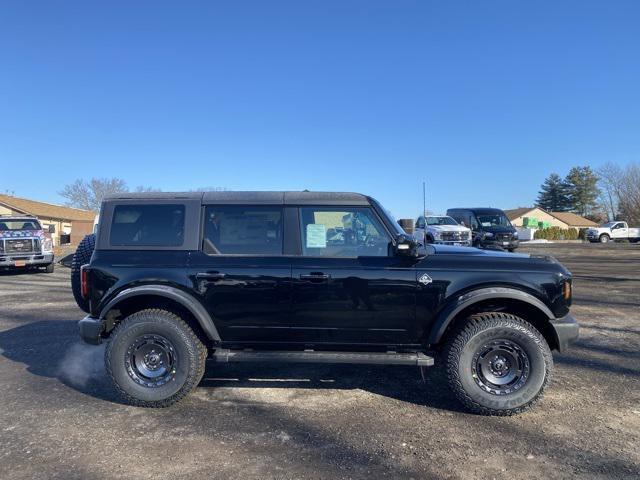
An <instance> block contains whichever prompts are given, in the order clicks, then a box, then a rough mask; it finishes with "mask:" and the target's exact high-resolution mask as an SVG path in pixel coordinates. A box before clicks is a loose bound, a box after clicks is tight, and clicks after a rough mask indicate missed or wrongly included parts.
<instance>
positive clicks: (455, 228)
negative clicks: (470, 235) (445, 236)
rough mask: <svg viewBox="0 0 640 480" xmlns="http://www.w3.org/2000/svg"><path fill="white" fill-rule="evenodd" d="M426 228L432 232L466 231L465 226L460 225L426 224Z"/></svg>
mask: <svg viewBox="0 0 640 480" xmlns="http://www.w3.org/2000/svg"><path fill="white" fill-rule="evenodd" d="M427 229H429V230H432V231H434V232H468V231H469V229H468V228H467V227H463V226H462V225H428V226H427Z"/></svg>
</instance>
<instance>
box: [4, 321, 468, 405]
mask: <svg viewBox="0 0 640 480" xmlns="http://www.w3.org/2000/svg"><path fill="white" fill-rule="evenodd" d="M14 316H15V315H14ZM12 320H14V321H18V322H19V321H20V320H21V319H20V318H17V319H15V318H14V319H12ZM0 354H1V355H2V356H4V357H5V358H7V359H9V360H11V361H13V362H19V363H22V364H24V365H26V367H27V371H28V372H30V373H32V374H34V375H38V376H43V377H48V378H57V379H58V380H59V381H60V382H61V383H62V384H64V385H66V386H68V387H70V388H72V389H74V390H76V391H79V392H81V393H83V394H85V395H89V396H92V397H95V398H98V399H101V400H106V401H109V402H115V403H121V401H120V399H119V397H118V395H117V393H116V392H115V390H114V388H113V386H112V385H111V382H110V381H109V380H108V378H107V376H106V372H105V369H104V345H102V346H93V345H86V344H84V343H82V342H81V341H79V340H77V325H76V322H74V321H65V320H43V321H37V322H31V323H27V324H22V325H20V326H17V327H15V328H10V329H8V330H4V331H2V332H0ZM424 373H425V381H423V380H422V378H421V374H420V371H419V369H418V368H417V367H402V366H366V365H365V366H356V365H327V364H323V365H296V364H283V363H246V364H233V363H217V362H213V361H209V362H207V370H206V373H205V376H204V378H203V380H202V382H201V383H200V387H201V388H215V387H244V388H246V387H251V388H305V389H322V390H331V389H340V390H343V389H346V390H354V389H360V390H363V391H368V392H370V393H373V394H376V395H382V396H385V397H389V398H394V399H396V400H400V401H404V402H410V403H414V404H418V405H424V406H428V407H432V408H436V409H441V410H447V411H462V407H461V406H460V404H459V403H458V402H457V401H456V400H455V398H454V397H453V396H452V395H451V393H450V392H449V391H448V389H447V387H446V384H445V383H444V376H443V375H441V371H438V372H436V371H435V369H426V370H425V372H424Z"/></svg>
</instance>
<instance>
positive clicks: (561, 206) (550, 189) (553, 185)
mask: <svg viewBox="0 0 640 480" xmlns="http://www.w3.org/2000/svg"><path fill="white" fill-rule="evenodd" d="M536 205H538V206H539V207H541V208H544V209H545V210H547V211H549V212H566V211H568V210H570V208H571V203H570V200H569V194H568V187H567V184H566V183H565V182H564V181H563V180H562V179H561V178H560V175H558V174H557V173H552V174H551V175H549V176H548V177H547V179H546V180H545V181H544V183H543V184H542V186H541V187H540V192H539V193H538V199H537V200H536Z"/></svg>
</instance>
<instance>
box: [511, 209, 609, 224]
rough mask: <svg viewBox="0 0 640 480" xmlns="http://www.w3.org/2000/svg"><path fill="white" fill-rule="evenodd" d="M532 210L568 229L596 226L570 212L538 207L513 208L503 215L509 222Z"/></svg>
mask: <svg viewBox="0 0 640 480" xmlns="http://www.w3.org/2000/svg"><path fill="white" fill-rule="evenodd" d="M533 210H541V211H543V212H545V213H547V214H549V215H551V216H552V217H554V218H556V219H557V220H560V221H561V222H562V223H565V224H567V225H569V226H570V227H596V226H597V225H598V224H597V223H595V222H592V221H591V220H588V219H586V218H584V217H581V216H580V215H577V214H575V213H572V212H549V211H547V210H545V209H544V208H540V207H521V208H514V209H512V210H505V211H504V213H505V214H506V215H507V217H508V218H509V220H510V221H513V220H515V219H516V218H519V217H522V216H524V215H526V214H527V213H529V212H532V211H533Z"/></svg>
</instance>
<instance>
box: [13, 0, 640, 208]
mask: <svg viewBox="0 0 640 480" xmlns="http://www.w3.org/2000/svg"><path fill="white" fill-rule="evenodd" d="M638 25H640V2H638V1H633V0H632V1H599V2H593V1H585V0H581V1H562V2H557V1H536V2H530V1H526V2H525V1H515V0H505V1H482V2H480V1H470V2H443V1H401V0H389V1H386V2H382V1H371V0H369V1H349V0H340V1H335V2H334V1H329V0H323V1H291V2H278V1H270V2H265V1H256V2H244V1H238V0H235V1H228V2H216V1H207V2H175V1H174V2H161V1H152V2H139V1H136V2H115V1H110V2H100V3H99V2H85V1H79V2H64V1H60V2H50V1H46V2H40V3H39V2H2V7H1V8H0V66H1V68H0V191H1V192H4V191H5V190H10V191H14V192H15V194H16V195H19V196H25V197H30V198H35V199H41V200H45V201H53V202H62V201H63V199H62V198H60V197H59V196H58V194H57V192H58V191H59V190H60V189H61V187H62V185H64V184H65V183H70V182H71V181H72V180H73V179H75V178H78V177H83V178H90V177H92V176H93V177H121V178H123V179H125V180H126V181H127V183H128V184H129V185H130V186H132V187H135V186H137V185H146V186H154V187H157V188H161V189H163V190H188V189H195V188H198V187H204V186H215V187H223V188H228V189H234V190H236V189H243V190H244V189H246V190H281V189H291V190H298V189H304V188H308V189H316V190H348V191H360V192H363V193H367V194H371V195H373V196H375V197H377V198H379V199H380V200H381V202H382V203H383V204H384V205H386V206H387V207H388V208H389V209H390V210H391V211H392V212H393V213H394V214H395V215H396V216H398V217H408V216H409V217H413V216H416V215H417V214H418V213H419V212H420V210H421V208H422V180H423V179H426V181H427V189H428V207H429V208H430V209H432V210H434V211H437V212H440V211H444V210H446V208H447V207H452V206H464V205H473V206H476V205H477V206H484V205H491V206H498V207H502V208H513V207H517V206H526V205H531V204H532V202H533V200H534V198H535V196H536V194H537V191H538V188H539V185H540V183H541V182H542V181H543V180H544V178H545V177H546V176H547V175H548V174H549V173H550V172H557V173H559V174H561V175H564V174H566V172H567V171H568V170H569V168H570V167H571V166H573V165H591V166H592V167H597V166H599V165H601V164H603V163H605V162H607V161H613V162H617V163H621V164H626V163H629V162H632V161H639V160H640V53H639V52H640V28H638Z"/></svg>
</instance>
